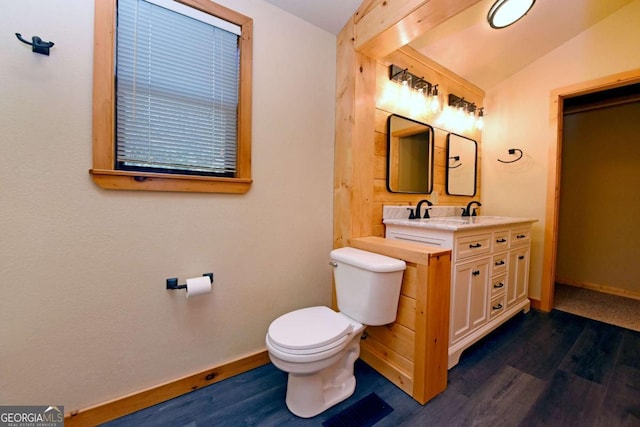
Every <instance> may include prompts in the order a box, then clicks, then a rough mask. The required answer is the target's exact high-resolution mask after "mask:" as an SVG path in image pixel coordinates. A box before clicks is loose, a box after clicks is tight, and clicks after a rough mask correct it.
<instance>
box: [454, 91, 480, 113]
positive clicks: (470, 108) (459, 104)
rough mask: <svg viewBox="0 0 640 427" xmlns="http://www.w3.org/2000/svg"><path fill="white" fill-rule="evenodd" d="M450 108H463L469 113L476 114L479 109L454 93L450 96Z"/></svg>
mask: <svg viewBox="0 0 640 427" xmlns="http://www.w3.org/2000/svg"><path fill="white" fill-rule="evenodd" d="M449 106H450V107H454V108H462V109H463V110H464V111H466V112H468V113H472V114H473V113H475V112H476V109H477V108H478V107H477V106H476V104H474V103H473V102H469V101H467V100H466V99H464V98H460V97H459V96H456V95H454V94H452V93H450V94H449Z"/></svg>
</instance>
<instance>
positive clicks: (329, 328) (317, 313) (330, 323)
mask: <svg viewBox="0 0 640 427" xmlns="http://www.w3.org/2000/svg"><path fill="white" fill-rule="evenodd" d="M331 265H332V266H333V267H334V270H333V273H334V279H335V286H336V301H337V303H338V309H339V310H340V311H339V312H336V311H334V310H332V309H330V308H328V307H324V306H317V307H308V308H302V309H299V310H295V311H292V312H290V313H287V314H283V315H282V316H280V317H278V318H277V319H276V320H274V321H273V322H272V323H271V325H270V326H269V330H268V332H267V337H266V346H267V350H268V352H269V358H270V359H271V362H273V364H274V365H275V366H276V367H277V368H278V369H280V370H282V371H284V372H288V373H289V375H288V381H287V396H286V404H287V407H288V408H289V410H290V411H291V412H292V413H294V414H295V415H297V416H299V417H303V418H310V417H314V416H316V415H318V414H320V413H321V412H323V411H325V410H326V409H329V408H330V407H332V406H333V405H335V404H337V403H339V402H341V401H343V400H345V399H346V398H348V397H349V396H351V395H352V394H353V392H354V390H355V387H356V379H355V376H354V374H353V366H354V363H355V361H356V359H358V356H359V355H360V337H361V336H362V333H363V332H364V329H365V327H366V326H378V325H386V324H388V323H392V322H394V321H395V319H396V314H397V311H398V299H399V297H400V287H401V284H402V275H403V273H404V270H405V268H406V264H405V262H404V261H402V260H398V259H395V258H390V257H387V256H384V255H380V254H375V253H372V252H367V251H363V250H360V249H355V248H350V247H344V248H340V249H335V250H333V251H331Z"/></svg>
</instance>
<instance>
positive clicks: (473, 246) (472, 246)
mask: <svg viewBox="0 0 640 427" xmlns="http://www.w3.org/2000/svg"><path fill="white" fill-rule="evenodd" d="M481 247H482V244H480V243H476V244H475V245H469V248H471V249H475V248H481Z"/></svg>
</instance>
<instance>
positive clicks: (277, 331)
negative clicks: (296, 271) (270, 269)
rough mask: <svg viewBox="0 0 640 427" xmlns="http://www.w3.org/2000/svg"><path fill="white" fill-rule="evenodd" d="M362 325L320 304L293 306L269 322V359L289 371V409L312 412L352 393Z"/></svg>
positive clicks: (308, 414)
mask: <svg viewBox="0 0 640 427" xmlns="http://www.w3.org/2000/svg"><path fill="white" fill-rule="evenodd" d="M305 326H307V327H308V328H305ZM363 331H364V325H362V324H361V323H359V322H356V321H355V320H353V319H349V318H348V317H347V316H345V315H343V314H341V313H337V312H335V311H333V310H331V309H330V308H328V307H323V306H318V307H308V308H303V309H300V310H296V311H292V312H290V313H287V314H284V315H282V316H280V317H279V318H277V319H276V320H275V321H274V322H273V323H272V324H271V326H270V327H269V332H268V333H267V337H266V343H267V350H268V351H269V358H270V359H271V362H272V363H273V364H274V365H275V366H276V367H277V368H278V369H280V370H282V371H285V372H288V373H289V377H288V381H287V397H286V404H287V407H288V408H289V410H290V411H291V412H293V413H294V414H295V415H297V416H299V417H303V418H310V417H313V416H316V415H318V414H319V413H321V412H323V411H325V410H326V409H328V408H330V407H331V406H333V405H335V404H336V403H338V402H341V401H343V400H344V399H346V398H347V397H349V396H351V395H352V394H353V391H354V390H355V386H356V381H355V377H354V375H353V364H354V362H355V361H356V359H357V358H358V356H359V355H360V343H359V340H360V336H361V335H362V332H363Z"/></svg>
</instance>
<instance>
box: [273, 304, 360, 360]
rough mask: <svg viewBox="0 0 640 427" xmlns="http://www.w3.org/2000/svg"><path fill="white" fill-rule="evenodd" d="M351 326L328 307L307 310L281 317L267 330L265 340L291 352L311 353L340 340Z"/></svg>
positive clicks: (303, 309) (349, 330) (296, 311)
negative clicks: (312, 350)
mask: <svg viewBox="0 0 640 427" xmlns="http://www.w3.org/2000/svg"><path fill="white" fill-rule="evenodd" d="M352 330H353V328H352V325H351V322H349V321H348V320H347V319H346V318H345V317H344V316H341V315H339V314H338V313H336V312H335V311H333V310H331V309H330V308H328V307H308V308H302V309H300V310H295V311H292V312H290V313H287V314H283V315H282V316H280V317H278V318H277V319H276V320H274V321H273V322H272V323H271V325H270V326H269V338H270V339H271V340H272V341H273V342H274V343H275V344H277V345H279V346H281V347H284V348H288V349H291V350H305V349H315V348H318V347H322V346H326V345H328V344H331V343H333V342H335V341H338V340H340V339H341V338H342V337H344V336H345V335H347V334H348V333H349V332H351V331H352Z"/></svg>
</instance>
